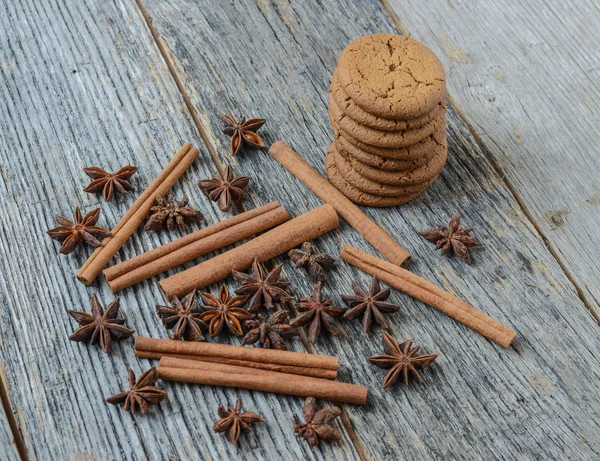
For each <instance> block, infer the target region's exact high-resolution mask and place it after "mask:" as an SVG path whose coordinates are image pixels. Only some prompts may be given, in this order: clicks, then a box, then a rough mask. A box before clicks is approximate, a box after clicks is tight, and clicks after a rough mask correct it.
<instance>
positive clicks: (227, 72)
mask: <svg viewBox="0 0 600 461" xmlns="http://www.w3.org/2000/svg"><path fill="white" fill-rule="evenodd" d="M1 3H2V4H1V6H0V24H1V27H0V34H1V40H0V71H1V73H0V76H1V81H0V83H1V84H0V92H1V97H0V173H1V175H0V196H1V197H2V200H1V202H0V226H1V227H0V235H1V238H0V256H1V258H0V269H1V276H0V293H1V294H2V295H1V297H0V300H1V301H0V303H1V304H0V305H1V309H0V363H1V364H2V366H3V373H2V380H1V381H0V382H1V383H2V393H1V394H2V395H3V397H4V398H3V403H4V407H5V410H6V415H4V414H2V413H1V412H0V459H18V456H19V455H18V451H19V450H21V451H23V450H25V449H26V451H27V455H28V456H29V458H31V459H43V460H46V459H57V460H58V459H64V460H67V459H68V460H71V459H102V460H105V459H106V460H109V459H135V460H139V459H277V458H279V459H286V460H287V459H297V458H301V459H333V458H335V459H373V460H382V459H385V460H396V459H425V458H468V459H480V458H481V459H492V458H501V459H515V458H516V459H552V458H558V459H598V457H599V456H600V392H599V391H598V386H599V383H600V352H599V351H600V335H599V334H598V333H599V328H598V308H599V300H600V284H599V283H598V276H599V274H600V245H598V240H599V237H600V232H599V231H598V227H599V226H598V225H599V223H600V187H599V186H600V175H599V174H598V168H600V155H598V154H599V151H598V147H597V146H598V131H597V130H598V126H599V121H600V102H599V94H600V53H599V50H600V43H599V42H600V38H599V37H598V34H597V30H598V28H599V26H600V9H599V8H598V4H597V2H595V1H593V0H582V1H573V0H571V1H565V2H558V1H557V0H551V1H549V2H545V1H542V0H533V1H530V2H516V1H508V0H500V1H498V0H496V1H493V0H481V1H478V2H473V1H468V0H431V1H429V2H421V1H419V0H389V2H388V1H384V2H383V3H379V2H377V1H370V2H364V1H355V2H352V1H350V0H328V1H324V2H316V1H308V0H304V1H293V2H287V1H282V0H274V1H263V0H261V1H259V2H255V1H250V0H249V1H245V2H244V1H235V2H215V1H210V0H139V1H138V2H137V3H136V1H135V0H104V1H91V0H87V1H80V0H48V1H35V0H19V1H18V2H13V1H9V0H5V1H3V2H1ZM374 32H400V33H410V34H412V35H413V36H414V37H415V38H417V39H419V40H421V41H422V42H424V43H425V44H427V45H428V46H430V47H431V48H432V49H433V50H434V51H435V52H436V53H437V54H438V55H439V56H440V58H441V59H442V60H443V62H444V64H445V66H446V70H447V73H448V82H449V91H450V100H449V104H448V135H449V148H450V152H449V159H448V163H447V165H446V168H445V170H444V172H443V174H442V176H441V178H440V179H439V180H438V181H436V183H435V184H434V185H433V186H432V187H431V189H430V190H429V191H428V192H427V193H426V194H424V195H423V196H422V197H421V198H419V199H418V200H415V201H414V202H411V203H410V204H408V205H406V206H403V207H400V208H395V209H383V210H375V209H366V210H365V211H366V212H367V213H368V214H369V215H370V216H371V217H372V218H373V219H374V220H376V221H377V222H379V223H380V224H381V225H382V226H383V227H385V228H386V229H388V230H389V231H390V233H391V234H392V235H393V237H394V238H395V239H397V241H398V242H400V244H402V245H403V246H404V247H406V248H407V249H408V250H409V251H410V252H411V254H412V255H413V258H414V261H413V262H412V263H411V264H410V266H409V268H410V269H411V270H413V271H414V272H415V273H417V274H419V275H422V276H424V277H426V278H428V279H430V280H432V281H435V282H436V283H438V284H439V285H441V286H443V287H444V288H445V289H447V290H449V291H452V292H454V293H456V294H457V295H458V296H460V297H461V298H463V299H465V300H467V301H468V302H470V303H472V304H473V305H475V306H477V307H478V308H479V309H481V310H482V311H484V312H486V313H488V314H489V315H491V316H493V317H495V318H497V319H499V320H500V321H502V322H504V323H505V324H507V325H509V326H511V327H512V328H514V329H516V330H517V331H518V336H517V339H516V341H515V343H514V346H513V347H511V348H510V349H509V350H503V349H501V348H499V347H498V346H496V345H495V344H493V343H491V342H489V341H487V340H485V339H484V338H482V337H480V336H478V335H477V334H475V333H474V332H472V331H471V330H468V329H466V328H464V327H463V326H462V325H460V324H458V323H457V322H455V321H453V320H452V319H450V318H448V317H445V316H444V315H442V314H440V313H438V312H437V311H435V310H433V309H431V308H430V307H428V306H426V305H424V304H422V303H420V302H417V301H415V300H413V299H411V298H408V297H406V296H404V295H402V294H399V293H394V294H393V296H392V298H393V299H392V301H395V302H399V303H401V304H402V306H403V308H402V310H401V312H400V313H398V314H395V315H393V316H392V327H391V333H392V334H393V335H394V336H395V337H403V338H406V337H414V338H415V340H416V341H417V342H418V343H420V344H421V345H422V347H423V350H424V351H425V352H427V353H432V352H436V353H439V354H440V357H439V359H438V360H437V362H436V363H435V364H434V366H432V367H431V369H429V370H428V371H427V372H426V374H425V380H424V383H423V384H421V385H419V384H418V383H411V384H410V385H409V386H407V387H404V386H398V387H396V388H394V389H393V390H386V391H383V390H382V389H381V388H380V382H381V379H382V377H383V371H382V370H379V369H377V368H374V367H372V366H371V365H370V364H369V363H368V361H367V360H366V358H367V357H368V356H370V355H372V354H375V353H378V351H380V331H379V330H375V331H374V332H372V333H370V334H368V335H365V334H363V333H362V332H361V331H360V324H359V322H345V323H343V328H344V329H345V334H344V335H342V336H340V337H336V338H329V337H325V338H323V339H321V340H320V341H319V342H318V343H316V344H315V345H314V346H313V345H311V344H309V343H307V342H306V340H305V338H304V339H303V341H300V340H296V341H295V342H294V345H293V347H294V349H295V350H308V351H310V352H316V353H320V354H336V355H339V357H340V359H341V362H342V363H343V364H344V365H345V366H344V370H343V373H342V375H343V376H342V379H344V380H346V381H350V382H354V383H360V384H364V385H368V386H369V387H370V389H371V391H370V398H369V403H368V405H366V406H365V407H356V406H351V405H343V406H342V408H343V417H342V421H341V426H340V428H341V430H342V434H343V439H342V441H341V442H340V443H337V444H323V445H322V446H321V447H320V448H310V447H309V446H308V445H307V444H306V443H305V442H304V441H302V440H300V439H297V438H296V436H295V435H294V432H293V426H292V420H293V419H300V418H301V407H302V400H301V399H299V398H290V397H285V396H277V395H265V394H262V393H260V392H250V391H237V390H231V389H216V388H210V387H202V386H192V385H179V384H174V383H162V386H163V387H164V388H165V389H166V390H167V393H168V398H167V400H166V401H165V402H164V403H163V404H161V405H160V406H158V407H154V408H152V410H151V411H150V413H149V414H148V415H146V416H142V415H135V416H131V415H130V414H128V413H125V412H124V411H122V408H115V407H113V406H110V405H107V404H105V403H104V399H105V398H106V397H108V396H109V395H112V394H113V393H115V392H117V391H119V390H121V389H122V388H123V386H125V385H126V372H127V368H128V367H130V368H132V369H133V370H134V371H135V372H136V373H140V372H142V371H143V370H145V369H147V368H148V367H149V366H150V362H149V361H147V360H142V359H137V358H135V357H134V355H133V348H132V342H131V341H128V342H123V343H120V344H118V345H116V347H114V350H113V352H112V353H111V354H110V355H107V354H105V353H103V352H102V351H101V350H100V349H99V348H94V347H87V346H86V345H83V344H78V343H72V342H69V341H68V339H67V338H68V335H69V334H70V333H71V332H72V331H73V330H74V329H75V325H74V322H73V321H72V320H71V319H70V318H69V316H68V315H67V313H66V310H67V309H77V310H88V309H89V304H88V298H89V295H90V294H91V293H94V292H95V293H98V295H99V297H100V298H101V300H102V301H103V302H104V303H105V304H106V303H108V302H109V301H110V300H111V299H112V295H111V294H110V292H109V290H108V288H107V286H106V284H105V283H104V282H103V281H97V282H96V283H94V284H93V285H92V286H90V287H85V286H84V285H82V284H81V283H79V282H77V281H76V279H75V277H74V273H75V272H76V270H77V268H79V267H80V266H81V264H82V263H83V261H84V260H85V259H86V255H87V254H89V251H88V249H87V248H86V249H84V250H82V251H78V252H76V253H75V254H74V255H71V256H68V257H65V256H63V255H59V254H57V250H58V245H57V244H56V243H55V242H53V241H51V240H50V239H49V238H48V237H47V236H46V234H45V231H46V230H47V229H49V228H51V227H54V225H55V221H54V216H55V215H56V214H59V215H64V216H69V215H70V214H71V213H72V211H73V209H74V207H75V206H76V205H81V206H82V207H83V208H84V209H86V210H89V209H92V208H94V207H98V206H99V207H100V208H101V209H102V217H101V224H103V225H105V226H107V227H110V226H111V225H112V224H114V223H115V222H116V221H117V220H118V218H119V217H120V216H121V215H122V214H123V213H124V211H125V210H126V209H127V208H128V206H129V205H130V204H131V203H132V201H133V200H134V194H128V195H124V196H121V197H119V199H118V200H116V202H111V203H104V202H102V201H101V199H100V197H99V196H96V195H90V194H86V193H84V192H82V189H83V187H84V186H85V185H86V184H87V182H88V181H87V177H86V176H85V175H84V174H83V173H82V171H81V168H82V167H85V166H90V165H99V166H102V167H104V168H106V169H108V170H116V169H117V168H119V167H121V166H123V165H126V164H129V163H131V164H135V165H137V166H138V167H139V173H138V174H137V175H136V176H135V177H134V184H135V186H136V190H137V191H140V190H142V189H143V188H144V187H145V186H146V185H147V184H148V183H149V182H150V181H151V180H152V178H153V177H154V176H155V175H156V173H157V172H158V171H160V170H161V168H162V166H163V165H164V164H165V163H166V162H167V161H168V159H169V158H170V156H171V155H172V153H173V152H174V151H175V150H176V149H177V148H178V147H179V146H180V145H181V144H182V143H183V142H184V141H191V142H192V143H194V144H195V145H198V146H199V147H200V149H201V151H202V153H201V158H200V159H199V160H198V161H196V163H195V164H194V166H193V167H192V168H191V170H190V171H189V172H188V173H187V174H186V175H185V176H184V177H183V178H182V180H181V181H180V182H179V183H178V184H177V185H176V186H175V187H174V192H175V194H176V195H177V196H188V197H190V199H191V202H192V204H193V205H195V206H197V207H198V208H201V209H202V211H203V213H204V214H205V218H206V223H207V224H212V223H214V222H217V221H218V220H220V219H223V218H224V217H225V216H226V214H223V213H221V212H219V211H218V209H217V208H216V207H215V206H214V204H213V203H211V202H209V201H208V200H207V199H206V198H205V197H204V196H202V194H201V193H200V191H199V189H198V187H197V185H196V181H197V180H198V179H201V178H206V177H208V176H209V175H210V174H211V173H212V172H213V171H214V170H215V162H223V163H225V164H228V163H230V164H232V165H233V168H234V170H235V171H236V172H237V173H244V174H247V175H249V176H251V177H252V182H251V186H250V189H249V197H248V198H247V200H246V201H245V203H244V204H245V206H246V207H247V208H251V207H254V206H258V205H261V204H264V203H267V202H269V201H272V200H280V201H281V202H282V203H283V204H284V205H285V206H286V207H287V208H288V209H289V210H291V211H292V213H293V214H294V215H297V214H300V213H303V212H305V211H307V210H309V209H311V208H314V207H316V206H317V205H318V204H319V203H320V202H319V201H318V200H317V199H316V198H315V196H314V195H313V194H312V193H310V192H309V191H308V190H307V189H305V188H304V186H302V185H301V184H300V183H299V182H298V181H297V180H295V179H294V178H293V177H291V176H290V175H289V174H288V173H287V172H286V171H284V170H283V168H281V167H280V166H279V165H278V164H277V163H276V162H275V161H274V160H272V159H271V158H270V157H269V156H268V155H267V154H266V153H261V152H258V151H253V152H246V153H243V154H241V155H239V156H238V157H236V158H232V157H231V155H230V154H229V152H228V138H226V137H225V136H224V135H222V134H221V132H220V121H219V120H218V115H219V114H220V113H233V114H235V115H247V116H262V117H265V118H267V120H268V121H267V124H266V126H265V128H264V130H263V133H264V135H265V141H266V142H267V143H269V144H270V143H272V142H274V141H275V140H277V139H283V140H285V141H286V142H287V143H289V144H290V145H291V146H293V147H294V148H295V149H296V150H297V151H298V152H299V153H301V154H302V155H303V156H305V157H306V158H307V159H308V160H309V161H310V162H311V163H312V164H313V165H314V166H315V168H317V169H318V170H319V171H321V172H323V171H324V168H323V156H324V152H325V150H326V148H327V146H328V145H329V144H330V142H331V140H332V132H331V129H330V126H329V123H328V118H327V110H326V94H327V88H328V85H329V82H330V78H331V72H332V70H333V69H334V68H335V65H336V62H337V58H338V55H339V53H340V52H341V50H342V49H343V48H344V46H345V45H346V44H347V43H348V42H350V41H351V40H353V39H354V38H356V37H359V36H361V35H365V34H370V33H374ZM457 210H460V211H461V212H462V214H463V220H464V224H465V225H467V226H469V227H473V228H474V229H475V231H474V233H475V234H476V236H477V237H478V238H479V239H480V240H481V241H482V242H483V247H482V248H480V249H475V250H474V251H473V252H472V255H473V259H474V264H473V265H472V266H467V265H465V264H463V263H461V262H460V261H458V260H456V259H450V258H446V257H442V256H440V254H439V253H436V252H434V251H433V249H432V247H431V245H430V244H428V243H427V242H425V241H424V240H423V239H422V238H421V237H419V235H418V232H419V231H421V230H423V229H425V228H426V227H429V226H433V225H439V224H441V223H446V222H447V221H448V220H449V219H450V218H451V217H452V215H453V214H454V213H455V212H456V211H457ZM176 236H177V233H175V232H174V233H173V234H171V235H169V234H168V233H157V234H155V233H148V232H143V231H141V230H140V231H138V232H136V233H135V234H134V235H133V237H132V238H131V239H130V240H129V241H128V242H127V244H126V245H125V246H124V247H123V249H122V251H121V252H120V253H119V255H118V258H119V259H124V258H128V257H131V256H133V255H136V254H139V253H141V252H143V251H145V250H148V249H151V248H153V247H156V246H157V245H159V244H161V243H165V242H167V241H169V240H171V239H173V238H175V237H176ZM348 242H351V243H352V244H353V245H355V246H357V247H360V248H362V249H364V250H366V251H371V252H372V251H374V250H373V249H372V248H371V247H370V246H369V245H368V244H367V243H366V242H365V241H364V240H363V239H362V238H361V237H360V236H359V235H358V234H357V233H356V232H354V231H353V229H351V228H350V227H349V226H347V225H345V224H344V225H343V226H342V227H341V228H340V229H339V231H336V232H333V233H331V234H330V235H328V236H325V237H323V238H320V239H318V240H317V241H316V245H317V246H318V247H319V249H321V250H323V251H326V252H329V253H330V254H333V255H337V254H338V253H339V250H340V249H341V247H342V246H343V244H344V243H348ZM280 260H281V261H286V260H287V258H285V257H283V258H280ZM189 266H190V265H189V264H188V266H187V267H189ZM284 277H285V278H287V279H288V280H290V281H292V282H293V284H294V285H293V286H294V290H293V291H294V293H295V294H296V295H298V296H304V295H306V294H308V292H309V290H310V285H309V284H308V283H307V281H306V279H305V278H304V276H303V275H302V274H301V273H297V272H295V271H294V269H293V268H292V267H291V265H290V264H289V262H286V263H285V266H284ZM354 279H356V280H358V281H359V282H360V283H362V284H366V283H367V281H368V276H367V275H366V274H363V273H361V272H359V271H357V270H354V269H353V268H352V267H350V266H348V265H347V264H345V263H343V262H340V263H338V264H337V267H336V268H335V269H334V270H333V274H332V284H331V285H330V288H329V289H328V294H329V295H331V296H332V297H333V299H334V300H335V301H336V302H338V303H339V302H340V299H339V293H340V292H348V291H349V290H350V281H351V280H354ZM157 280H158V278H154V279H152V280H149V281H147V282H145V283H141V284H139V285H137V286H135V287H132V288H131V289H127V290H125V291H124V292H123V293H122V310H123V313H124V315H126V317H127V318H128V324H129V326H131V327H133V328H134V329H135V330H136V334H138V335H149V336H156V337H166V336H167V332H166V331H165V330H164V329H163V328H162V326H161V325H160V323H159V321H158V319H157V317H156V315H155V313H154V306H155V304H156V303H162V302H163V301H164V299H163V297H162V294H161V292H160V290H159V289H158V287H157V285H156V281H157ZM216 289H217V287H211V290H212V291H213V292H214V290H216ZM236 341H237V340H235V339H234V340H233V342H234V343H237V342H236ZM237 397H241V398H242V399H243V401H244V405H245V407H246V409H248V410H250V411H257V412H259V413H261V414H262V415H263V416H264V417H265V418H266V419H267V421H268V423H267V424H258V425H256V428H255V431H254V432H253V433H250V434H247V435H244V436H243V438H242V440H241V444H240V447H239V449H236V448H234V447H233V446H232V445H230V444H228V443H227V442H226V440H225V438H224V437H223V436H221V435H215V434H213V433H212V425H213V423H214V421H215V418H216V407H217V405H218V404H219V403H226V402H231V403H233V402H234V401H235V399H236V398H237ZM17 428H18V429H17Z"/></svg>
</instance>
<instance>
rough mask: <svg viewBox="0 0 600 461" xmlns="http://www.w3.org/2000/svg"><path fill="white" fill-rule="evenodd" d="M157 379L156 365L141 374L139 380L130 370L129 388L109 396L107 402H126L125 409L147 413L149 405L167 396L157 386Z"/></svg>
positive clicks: (114, 403) (117, 403)
mask: <svg viewBox="0 0 600 461" xmlns="http://www.w3.org/2000/svg"><path fill="white" fill-rule="evenodd" d="M157 379H158V372H157V371H156V368H154V367H152V368H150V369H149V370H148V371H146V372H145V373H144V374H143V375H142V376H140V379H138V380H137V382H136V380H135V375H134V374H133V371H131V370H129V390H128V391H125V392H120V393H118V394H115V395H113V396H112V397H109V398H107V399H106V402H108V403H110V404H112V405H119V404H121V403H124V404H125V405H124V407H123V409H124V410H125V411H130V412H131V413H135V412H136V411H137V410H138V409H139V410H141V411H142V413H146V412H147V411H148V406H149V405H155V404H157V403H159V402H162V401H163V400H164V399H165V397H166V396H167V393H166V392H165V391H163V390H162V389H160V388H158V387H156V380H157Z"/></svg>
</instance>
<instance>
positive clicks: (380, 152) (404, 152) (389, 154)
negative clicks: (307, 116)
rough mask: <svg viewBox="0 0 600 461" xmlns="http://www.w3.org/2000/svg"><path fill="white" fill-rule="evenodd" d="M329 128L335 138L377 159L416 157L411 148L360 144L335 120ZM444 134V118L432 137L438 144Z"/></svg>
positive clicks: (407, 158) (408, 158)
mask: <svg viewBox="0 0 600 461" xmlns="http://www.w3.org/2000/svg"><path fill="white" fill-rule="evenodd" d="M331 128H333V133H334V134H335V136H336V137H343V138H344V139H346V140H347V141H348V142H349V143H351V144H353V145H355V146H356V147H358V148H359V149H360V150H363V151H365V152H368V153H369V154H373V155H377V156H378V157H385V158H391V159H394V160H410V159H413V158H416V157H418V156H417V155H415V151H414V150H413V149H412V148H413V146H407V147H400V148H397V149H387V148H385V147H377V146H371V145H369V144H365V143H364V142H360V141H359V140H358V139H354V138H353V137H352V136H350V135H349V134H348V133H346V132H345V131H344V130H342V129H341V128H340V126H339V125H338V124H337V122H335V120H331ZM445 133H446V120H445V118H444V123H441V124H440V125H439V126H437V127H436V129H435V131H434V132H433V134H432V136H433V137H435V138H436V140H438V141H439V142H441V137H442V136H443V135H444V134H445ZM421 142H423V141H420V142H419V143H417V144H415V146H417V145H419V144H420V143H421Z"/></svg>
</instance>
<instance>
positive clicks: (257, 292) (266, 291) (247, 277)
mask: <svg viewBox="0 0 600 461" xmlns="http://www.w3.org/2000/svg"><path fill="white" fill-rule="evenodd" d="M281 268H282V264H280V265H278V266H277V267H275V268H274V269H273V270H272V271H270V272H269V273H268V274H266V275H265V269H264V268H263V267H262V265H261V264H260V263H259V262H258V259H257V258H254V262H253V263H252V270H251V271H250V273H249V274H244V273H243V272H238V271H233V274H232V275H233V278H234V279H236V280H237V281H238V282H242V286H241V287H240V288H238V289H237V290H235V293H236V294H238V295H243V296H245V297H246V300H245V301H244V303H243V305H244V306H246V309H248V310H249V311H250V312H256V311H257V310H258V309H260V308H261V307H262V306H263V305H264V306H265V307H266V308H267V309H273V308H275V303H281V304H283V303H285V302H287V301H289V300H290V299H292V297H291V296H290V294H289V293H288V292H287V291H285V289H286V288H287V287H289V286H290V282H282V281H280V280H279V276H280V275H281Z"/></svg>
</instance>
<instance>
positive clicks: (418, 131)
mask: <svg viewBox="0 0 600 461" xmlns="http://www.w3.org/2000/svg"><path fill="white" fill-rule="evenodd" d="M328 101H329V119H330V120H331V123H333V121H335V122H336V123H337V124H338V126H339V127H340V128H341V129H342V130H343V131H345V132H346V133H347V134H348V135H350V136H351V137H352V138H354V139H358V140H359V141H361V142H363V143H365V144H370V145H371V146H376V147H384V148H399V147H406V146H412V145H413V144H416V143H418V142H419V141H422V140H423V139H425V138H427V137H428V136H429V135H430V134H431V133H433V132H434V131H435V129H436V128H437V127H438V126H439V125H440V124H442V123H445V120H446V111H445V110H444V109H443V108H442V107H441V106H438V107H439V109H438V113H437V115H436V116H435V117H434V118H432V119H431V120H430V121H429V122H427V123H426V124H425V125H423V126H421V127H419V128H413V129H410V130H403V131H382V130H375V129H373V128H369V127H368V126H364V125H360V124H358V123H356V122H355V121H354V120H352V119H351V118H350V117H348V116H347V115H344V113H343V112H342V111H341V110H340V108H339V107H338V105H337V104H336V103H335V101H334V100H333V97H332V96H331V93H330V94H329V96H328Z"/></svg>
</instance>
